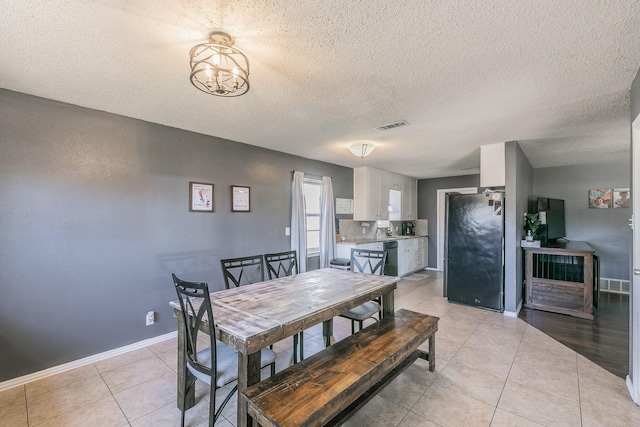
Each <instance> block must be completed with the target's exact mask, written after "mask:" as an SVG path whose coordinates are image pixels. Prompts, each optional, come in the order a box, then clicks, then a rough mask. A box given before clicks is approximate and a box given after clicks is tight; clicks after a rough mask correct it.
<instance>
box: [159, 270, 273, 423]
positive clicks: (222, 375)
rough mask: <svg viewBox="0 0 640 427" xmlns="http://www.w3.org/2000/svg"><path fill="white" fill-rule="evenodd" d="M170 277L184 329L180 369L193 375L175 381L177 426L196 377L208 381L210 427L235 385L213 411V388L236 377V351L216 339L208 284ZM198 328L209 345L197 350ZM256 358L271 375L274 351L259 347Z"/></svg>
mask: <svg viewBox="0 0 640 427" xmlns="http://www.w3.org/2000/svg"><path fill="white" fill-rule="evenodd" d="M171 276H172V277H173V284H174V286H175V289H176V293H177V294H178V301H179V302H180V311H181V316H182V324H183V328H184V330H183V332H184V334H183V335H184V343H183V345H182V351H184V360H185V364H186V366H184V365H183V366H182V367H181V368H182V369H184V368H186V369H188V370H189V371H190V372H191V373H192V374H193V378H192V380H191V381H187V379H186V377H185V379H184V382H183V383H182V384H179V386H180V387H182V388H183V389H182V410H181V411H182V416H181V421H180V422H181V424H180V425H181V426H182V427H184V418H185V412H186V410H185V407H186V396H187V393H188V392H189V391H190V389H191V388H192V387H194V386H195V383H196V380H201V381H204V382H205V383H207V384H209V393H210V394H209V426H211V427H212V426H213V425H214V423H215V421H216V420H217V419H218V418H219V417H220V414H221V413H222V410H223V409H224V407H225V406H226V405H227V403H228V402H229V400H230V399H231V396H232V395H233V394H234V393H235V391H236V390H237V388H238V386H237V384H236V385H235V386H234V387H233V389H232V390H231V391H230V392H229V394H227V396H226V397H225V398H224V401H223V402H222V405H220V407H219V408H218V410H217V411H216V410H215V408H216V390H217V389H219V388H220V387H223V386H224V385H226V384H229V383H230V382H233V381H236V380H237V379H238V352H237V351H236V350H234V349H232V348H231V347H229V346H227V345H225V344H223V343H221V342H218V341H216V338H215V337H216V334H215V321H214V318H213V310H212V307H211V298H210V295H209V286H208V285H207V284H206V283H199V282H186V281H184V280H180V279H178V277H176V275H175V274H172V275H171ZM203 324H204V325H203ZM201 327H203V328H204V329H205V330H206V332H204V333H205V335H208V344H209V346H208V347H207V348H204V349H202V350H198V345H199V344H201V343H202V341H200V342H199V341H198V333H199V332H200V328H201ZM260 359H261V365H260V366H261V367H262V368H264V367H265V366H268V365H271V372H272V375H273V372H274V371H275V364H276V354H275V352H273V350H270V349H268V348H265V349H262V350H261V351H260Z"/></svg>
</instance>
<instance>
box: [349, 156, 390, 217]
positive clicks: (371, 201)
mask: <svg viewBox="0 0 640 427" xmlns="http://www.w3.org/2000/svg"><path fill="white" fill-rule="evenodd" d="M388 197H389V177H388V175H387V172H385V171H380V170H377V169H373V168H370V167H361V168H355V169H354V170H353V219H354V220H356V221H377V220H380V219H388V215H389V213H388V207H389V201H388Z"/></svg>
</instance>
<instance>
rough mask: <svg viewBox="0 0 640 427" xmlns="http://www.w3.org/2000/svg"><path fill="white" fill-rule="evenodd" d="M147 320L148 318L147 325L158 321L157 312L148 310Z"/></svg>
mask: <svg viewBox="0 0 640 427" xmlns="http://www.w3.org/2000/svg"><path fill="white" fill-rule="evenodd" d="M146 320H147V326H149V325H153V323H154V322H155V321H156V313H155V312H154V311H150V312H148V313H147V318H146Z"/></svg>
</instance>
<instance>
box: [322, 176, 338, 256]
mask: <svg viewBox="0 0 640 427" xmlns="http://www.w3.org/2000/svg"><path fill="white" fill-rule="evenodd" d="M335 217H336V215H335V209H334V207H333V185H331V177H330V176H323V177H322V198H321V199H320V268H328V267H329V263H330V262H331V260H332V259H333V258H335V256H334V254H335V253H336V220H335Z"/></svg>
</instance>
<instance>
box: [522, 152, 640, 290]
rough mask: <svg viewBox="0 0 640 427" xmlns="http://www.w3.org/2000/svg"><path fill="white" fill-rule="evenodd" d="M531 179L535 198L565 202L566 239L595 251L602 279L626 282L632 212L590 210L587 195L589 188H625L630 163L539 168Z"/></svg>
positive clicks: (623, 210) (627, 277) (629, 178)
mask: <svg viewBox="0 0 640 427" xmlns="http://www.w3.org/2000/svg"><path fill="white" fill-rule="evenodd" d="M533 176H534V180H533V192H534V194H535V196H536V197H538V196H540V197H553V198H557V199H564V201H565V224H566V229H565V230H566V232H567V238H568V239H569V240H584V241H587V242H589V244H590V245H591V246H592V247H593V248H594V249H595V250H596V254H597V255H599V256H600V263H601V266H600V275H601V277H608V278H614V279H627V280H628V279H629V253H630V251H631V246H630V245H631V229H630V228H629V218H630V217H631V209H589V206H588V196H587V194H588V190H589V189H591V188H614V187H628V186H629V184H630V180H631V171H630V165H629V162H628V161H618V162H607V163H604V162H603V163H596V164H589V165H577V166H561V167H553V168H540V169H534V171H533ZM633 196H636V195H635V194H633V193H632V197H633Z"/></svg>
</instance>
